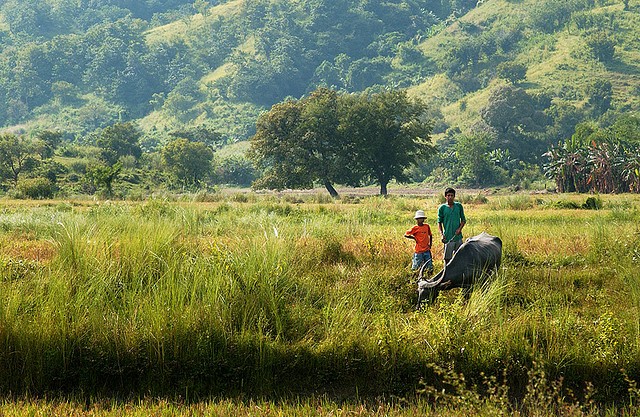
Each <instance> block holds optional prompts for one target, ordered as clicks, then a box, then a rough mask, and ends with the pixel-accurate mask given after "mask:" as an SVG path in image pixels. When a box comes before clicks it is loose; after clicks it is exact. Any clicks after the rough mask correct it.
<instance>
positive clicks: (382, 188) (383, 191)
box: [380, 182, 387, 197]
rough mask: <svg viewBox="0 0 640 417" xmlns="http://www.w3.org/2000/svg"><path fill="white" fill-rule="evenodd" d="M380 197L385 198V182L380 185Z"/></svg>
mask: <svg viewBox="0 0 640 417" xmlns="http://www.w3.org/2000/svg"><path fill="white" fill-rule="evenodd" d="M380 195H383V196H385V197H386V196H387V182H381V183H380Z"/></svg>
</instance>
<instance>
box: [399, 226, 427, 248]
mask: <svg viewBox="0 0 640 417" xmlns="http://www.w3.org/2000/svg"><path fill="white" fill-rule="evenodd" d="M405 236H413V237H414V238H415V239H416V248H415V252H416V253H424V252H426V251H429V250H431V239H432V236H431V227H429V225H428V224H426V223H425V224H423V225H422V226H418V225H415V226H413V227H412V228H411V230H407V232H406V233H405Z"/></svg>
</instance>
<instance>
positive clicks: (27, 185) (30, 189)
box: [17, 177, 55, 199]
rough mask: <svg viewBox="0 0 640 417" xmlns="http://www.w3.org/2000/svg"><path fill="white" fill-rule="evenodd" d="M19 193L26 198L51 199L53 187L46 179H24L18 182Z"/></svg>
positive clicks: (53, 191)
mask: <svg viewBox="0 0 640 417" xmlns="http://www.w3.org/2000/svg"><path fill="white" fill-rule="evenodd" d="M17 188H18V191H19V193H20V194H21V195H22V196H24V197H26V198H34V199H35V198H52V197H53V195H54V193H55V185H54V184H53V183H52V182H51V180H49V179H48V178H41V177H39V178H25V179H23V180H20V181H19V182H18V186H17Z"/></svg>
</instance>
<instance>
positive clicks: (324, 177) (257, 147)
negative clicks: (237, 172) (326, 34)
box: [249, 88, 353, 197]
mask: <svg viewBox="0 0 640 417" xmlns="http://www.w3.org/2000/svg"><path fill="white" fill-rule="evenodd" d="M338 101H339V97H338V94H337V93H336V92H335V91H332V90H328V89H325V88H320V89H318V90H316V91H314V92H313V93H312V94H310V95H309V97H307V98H305V99H302V100H298V101H296V100H290V101H287V102H284V103H280V104H277V105H275V106H273V107H272V108H271V110H270V111H269V112H267V113H265V114H263V115H262V116H261V117H260V118H259V119H258V122H257V126H256V134H255V135H254V136H253V137H252V138H251V149H250V152H249V155H250V156H251V158H252V159H254V160H255V161H256V163H257V165H258V167H259V168H261V169H262V170H264V174H263V176H262V177H261V178H260V179H259V180H258V181H256V183H255V184H254V185H255V187H257V188H275V189H285V188H311V187H313V184H314V182H315V181H319V182H321V183H322V184H323V185H324V186H325V188H326V189H327V191H328V192H329V194H331V195H332V196H333V197H338V192H337V191H336V190H335V188H334V186H333V184H334V183H336V182H338V183H344V182H349V179H350V178H349V174H348V170H346V169H345V166H346V164H345V160H347V159H348V154H349V153H350V152H351V151H353V146H351V144H350V143H348V142H347V141H346V140H345V137H344V136H342V135H340V134H339V131H338V126H339V114H338V108H339V104H338Z"/></svg>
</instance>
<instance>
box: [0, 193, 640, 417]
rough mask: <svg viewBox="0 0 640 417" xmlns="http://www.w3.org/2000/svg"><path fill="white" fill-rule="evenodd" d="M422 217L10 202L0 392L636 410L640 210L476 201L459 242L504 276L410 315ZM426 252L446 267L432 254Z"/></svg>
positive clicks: (339, 206)
mask: <svg viewBox="0 0 640 417" xmlns="http://www.w3.org/2000/svg"><path fill="white" fill-rule="evenodd" d="M253 198H255V197H253ZM418 204H419V201H417V200H416V199H413V198H407V199H403V198H401V197H395V198H393V199H381V198H370V199H362V200H360V201H359V202H357V203H356V204H350V203H345V202H344V201H343V202H333V201H329V202H320V203H316V202H308V203H290V202H288V201H285V200H278V199H273V198H268V199H264V200H261V199H256V201H251V202H249V201H246V202H245V201H237V199H235V198H234V199H229V200H225V201H215V202H205V203H184V202H182V203H174V202H166V201H159V200H152V201H149V202H141V203H110V204H88V205H87V206H84V207H73V208H72V209H69V207H68V206H64V207H62V206H58V207H56V206H40V207H33V208H30V209H29V210H26V209H24V208H22V207H20V206H7V207H5V208H4V209H3V212H2V215H1V216H0V224H2V225H3V229H2V230H3V234H2V235H1V236H0V261H1V262H2V265H3V266H4V268H3V270H2V279H1V280H0V291H1V294H2V297H3V301H2V303H0V364H1V365H2V366H0V390H2V392H4V393H9V392H12V393H46V392H60V391H62V392H72V393H79V392H84V393H89V394H91V393H94V394H100V395H111V394H117V395H128V394H127V393H156V394H157V395H162V394H170V395H175V393H176V392H181V393H184V392H189V393H190V394H189V395H190V396H196V397H198V396H204V395H210V394H212V393H218V394H225V395H230V394H238V393H243V395H247V394H248V393H249V395H284V394H287V395H289V394H291V393H295V394H297V395H304V394H307V393H311V392H320V393H327V392H333V393H339V395H338V396H339V397H344V398H354V397H356V396H365V397H366V396H376V395H391V394H392V395H396V396H400V397H405V396H409V397H413V396H415V395H416V393H419V392H420V389H421V388H420V387H421V386H422V387H423V388H424V387H433V388H434V389H436V388H438V387H441V385H442V384H445V385H447V384H448V385H451V384H454V383H455V384H458V388H457V390H459V391H460V390H463V388H464V390H467V391H465V394H464V396H463V397H464V398H467V399H468V401H469V402H468V403H467V404H466V405H467V406H470V405H471V406H473V407H476V406H477V407H479V409H483V410H487V409H495V410H501V412H502V410H511V411H513V410H520V411H522V410H524V408H522V407H525V404H543V403H544V404H546V405H544V406H545V407H551V408H553V407H556V408H557V407H560V403H559V402H557V401H560V402H562V401H563V400H562V398H568V396H567V395H568V394H567V393H569V392H571V393H573V394H572V395H573V397H574V398H575V401H574V400H573V399H572V401H574V402H575V403H579V404H583V403H582V401H585V399H586V398H588V399H589V401H592V402H593V403H594V404H596V405H597V406H598V407H602V408H601V409H604V407H606V406H608V405H611V404H614V405H616V404H617V406H621V404H625V403H626V401H627V400H628V399H630V398H632V395H631V393H633V392H634V391H633V390H632V389H631V388H632V384H633V381H636V380H638V379H640V362H639V361H638V359H637V358H638V357H640V321H638V313H639V311H638V309H639V307H638V305H640V304H639V301H640V295H639V294H640V291H639V288H640V284H638V279H637V277H635V275H634V271H635V266H636V265H637V262H638V261H637V257H636V256H635V253H634V252H633V248H634V247H635V245H636V244H637V239H638V237H637V233H633V232H630V231H633V230H636V229H637V226H636V225H635V219H634V218H633V217H632V216H625V215H622V214H621V213H620V210H637V209H636V206H637V204H638V202H637V201H635V200H631V203H629V206H628V207H627V206H625V207H622V208H621V207H620V206H616V208H615V213H614V212H613V209H611V210H609V209H607V208H606V207H607V202H606V201H605V204H604V205H603V206H604V207H605V208H603V209H602V210H600V211H593V210H583V209H574V210H569V209H560V210H549V209H548V208H547V205H545V204H540V205H539V207H538V205H536V206H533V207H529V208H524V209H518V210H513V209H511V208H509V209H502V208H496V205H495V204H493V202H492V201H491V200H490V201H489V202H488V203H487V202H484V201H482V202H478V203H473V202H469V203H467V206H466V212H467V216H468V218H469V220H470V221H469V225H468V227H467V228H465V233H466V235H467V236H470V235H472V234H475V233H479V232H481V231H487V232H489V233H492V234H496V235H498V236H500V237H501V238H502V240H503V247H504V259H503V267H502V268H501V270H500V271H499V272H498V273H497V274H495V275H493V276H492V277H491V278H490V279H489V280H487V281H486V282H485V283H484V285H480V286H478V287H477V288H476V289H475V291H474V292H473V293H472V295H471V297H470V298H468V299H467V298H465V297H464V296H463V295H462V294H461V293H460V292H459V291H457V290H453V291H449V292H443V293H442V294H441V295H440V297H439V298H438V300H436V302H435V303H434V304H433V305H430V306H428V307H426V308H424V309H422V310H420V311H415V310H414V308H413V306H414V305H415V276H414V275H413V274H412V272H411V271H410V270H409V265H410V257H411V253H412V245H411V244H410V243H408V242H407V240H406V239H403V237H402V235H403V233H404V231H405V230H407V229H408V228H409V227H410V226H411V225H412V223H413V221H412V213H413V212H414V210H415V209H416V208H417V207H419V206H418ZM430 204H431V205H432V206H433V207H426V209H431V210H432V211H433V212H434V213H435V208H436V206H437V202H431V203H430ZM52 220H53V222H52ZM432 228H435V224H432ZM26 243H28V244H26ZM37 245H48V247H50V248H51V249H50V251H49V252H47V253H48V256H47V257H42V256H40V255H39V254H40V252H38V254H37V255H36V254H35V253H34V252H33V248H34V247H36V246H37ZM434 256H435V257H436V266H437V267H439V266H441V260H440V256H441V252H438V245H436V247H435V248H434ZM622 369H624V372H623V371H622ZM436 370H441V371H437V372H436ZM451 372H452V373H451ZM543 374H544V377H543V376H542V375H543ZM446 375H448V376H446ZM452 375H457V377H456V378H455V380H453V379H451V378H452ZM445 376H446V378H448V379H446V378H445ZM420 381H422V384H423V385H420V383H421V382H420ZM483 381H484V382H483ZM486 381H493V382H491V384H492V386H491V387H487V382H486ZM587 382H588V383H587ZM532 384H533V385H535V386H532ZM483 386H484V388H482V387H483ZM474 387H476V388H477V389H476V388H474ZM506 387H509V389H508V390H506ZM492 390H493V391H492ZM505 390H506V391H505ZM532 390H535V392H537V394H536V395H537V397H536V396H534V394H532V393H531V392H532ZM507 391H508V393H505V392H507ZM434 392H435V391H434ZM490 392H494V394H492V395H494V397H491V395H489V393H490ZM423 393H424V395H425V398H431V399H433V398H432V394H433V392H432V391H430V389H426V388H424V389H423ZM430 393H431V394H430ZM471 393H474V394H473V396H472V395H471ZM487 395H488V396H487ZM541 396H542V397H541ZM543 397H544V398H543ZM548 397H553V398H554V399H553V401H556V402H555V403H553V402H549V401H551V400H549V399H548ZM471 398H476V400H477V402H474V401H476V400H472V399H471ZM489 398H494V400H495V402H490V403H487V402H486V401H487V399H489ZM459 400H460V398H459V397H456V400H455V401H459ZM543 400H544V401H547V402H544V401H543ZM491 401H493V400H491ZM574 402H572V403H571V404H573V403H574ZM507 403H508V405H507ZM474 404H475V405H474ZM585 404H586V403H585ZM449 405H450V406H451V407H453V404H452V403H450V404H449ZM458 405H460V404H458ZM487 407H489V408H487ZM509 407H513V408H509ZM527 407H529V406H527Z"/></svg>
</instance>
